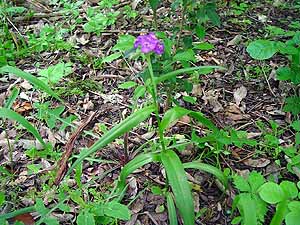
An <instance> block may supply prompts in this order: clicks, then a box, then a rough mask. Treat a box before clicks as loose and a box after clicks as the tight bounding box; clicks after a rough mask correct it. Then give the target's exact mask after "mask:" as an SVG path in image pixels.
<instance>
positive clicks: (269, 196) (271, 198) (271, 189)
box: [259, 182, 285, 204]
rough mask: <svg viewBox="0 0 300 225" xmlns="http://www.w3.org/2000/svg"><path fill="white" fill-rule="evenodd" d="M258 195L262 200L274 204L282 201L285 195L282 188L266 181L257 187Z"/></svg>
mask: <svg viewBox="0 0 300 225" xmlns="http://www.w3.org/2000/svg"><path fill="white" fill-rule="evenodd" d="M259 196H260V197H261V199H262V200H264V201H265V202H267V203H269V204H276V203H278V202H280V201H282V200H283V199H284V197H285V195H284V192H283V190H282V188H281V187H280V186H279V185H278V184H276V183H274V182H267V183H265V184H263V185H262V186H261V187H260V188H259Z"/></svg>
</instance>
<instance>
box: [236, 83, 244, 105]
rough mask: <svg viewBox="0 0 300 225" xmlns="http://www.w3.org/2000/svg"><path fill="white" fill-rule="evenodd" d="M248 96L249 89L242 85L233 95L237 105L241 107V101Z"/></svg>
mask: <svg viewBox="0 0 300 225" xmlns="http://www.w3.org/2000/svg"><path fill="white" fill-rule="evenodd" d="M246 96H247V89H246V88H245V87H244V86H243V85H242V86H241V87H239V88H238V89H236V90H235V91H234V93H233V97H234V100H235V103H236V104H237V105H238V106H239V105H240V104H241V101H242V100H243V99H244V98H245V97H246Z"/></svg>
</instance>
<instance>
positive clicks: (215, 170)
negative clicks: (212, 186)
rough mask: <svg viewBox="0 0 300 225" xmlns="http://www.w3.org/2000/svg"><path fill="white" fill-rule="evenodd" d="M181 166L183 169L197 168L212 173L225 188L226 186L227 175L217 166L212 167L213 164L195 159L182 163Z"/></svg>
mask: <svg viewBox="0 0 300 225" xmlns="http://www.w3.org/2000/svg"><path fill="white" fill-rule="evenodd" d="M183 167H184V168H185V169H198V170H201V171H204V172H207V173H210V174H212V175H214V176H215V177H216V178H218V179H219V180H220V181H221V182H222V183H223V185H224V186H225V188H228V179H227V177H226V176H225V175H224V174H223V172H222V171H221V170H220V169H218V168H217V167H214V166H212V165H209V164H206V163H201V162H197V161H194V162H189V163H184V164H183Z"/></svg>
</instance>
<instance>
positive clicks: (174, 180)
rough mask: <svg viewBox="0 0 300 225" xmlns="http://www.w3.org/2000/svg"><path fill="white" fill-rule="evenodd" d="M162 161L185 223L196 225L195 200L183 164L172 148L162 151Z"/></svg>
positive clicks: (186, 224)
mask: <svg viewBox="0 0 300 225" xmlns="http://www.w3.org/2000/svg"><path fill="white" fill-rule="evenodd" d="M161 161H162V164H163V165H164V167H165V170H166V174H167V177H168V181H169V184H170V186H171V188H172V192H173V193H174V197H175V203H176V206H177V208H178V210H179V213H180V215H181V217H182V219H183V223H184V224H185V225H194V224H195V214H194V202H193V197H192V192H191V188H190V185H189V183H188V181H187V177H186V174H185V171H184V167H183V164H182V163H181V161H180V159H179V157H178V156H177V155H176V153H175V152H173V151H171V150H166V151H163V152H161Z"/></svg>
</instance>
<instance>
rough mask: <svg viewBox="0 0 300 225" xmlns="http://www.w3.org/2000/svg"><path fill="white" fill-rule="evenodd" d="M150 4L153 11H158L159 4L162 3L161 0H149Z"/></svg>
mask: <svg viewBox="0 0 300 225" xmlns="http://www.w3.org/2000/svg"><path fill="white" fill-rule="evenodd" d="M149 3H150V6H151V9H152V10H153V11H154V10H156V9H157V7H158V5H159V3H160V0H149Z"/></svg>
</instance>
